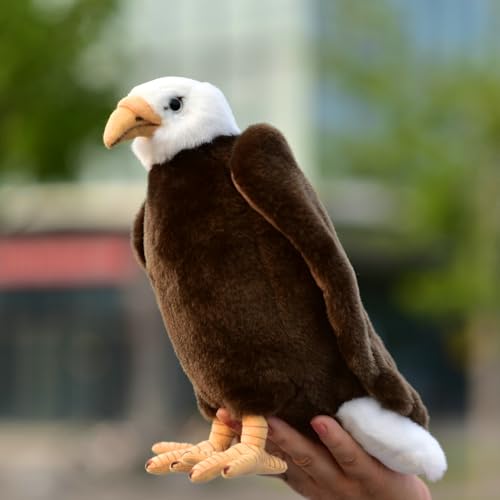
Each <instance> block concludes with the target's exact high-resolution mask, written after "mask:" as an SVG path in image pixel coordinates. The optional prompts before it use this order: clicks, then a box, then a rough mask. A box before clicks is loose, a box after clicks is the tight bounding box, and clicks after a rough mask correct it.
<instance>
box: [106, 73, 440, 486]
mask: <svg viewBox="0 0 500 500" xmlns="http://www.w3.org/2000/svg"><path fill="white" fill-rule="evenodd" d="M128 139H134V140H133V143H132V150H133V152H134V153H135V155H136V156H137V158H138V159H139V160H140V162H141V163H142V165H143V166H144V167H145V168H146V169H147V170H148V172H149V174H148V188H147V195H146V200H145V202H144V204H143V206H142V207H141V209H140V211H139V213H138V215H137V217H136V220H135V224H134V229H133V246H134V249H135V254H136V257H137V259H138V261H139V262H140V264H141V265H142V266H143V268H144V270H145V271H146V273H147V275H148V276H149V279H150V281H151V284H152V286H153V289H154V291H155V294H156V299H157V301H158V305H159V307H160V310H161V313H162V316H163V319H164V322H165V326H166V329H167V331H168V334H169V335H170V339H171V341H172V344H173V346H174V349H175V352H176V354H177V356H178V358H179V360H180V362H181V364H182V367H183V369H184V371H185V372H186V374H187V376H188V377H189V379H190V381H191V382H192V384H193V388H194V392H195V395H196V398H197V402H198V406H199V409H200V411H201V413H202V414H203V415H204V416H205V417H206V418H207V419H208V420H209V421H210V422H211V432H210V435H209V438H208V440H206V441H203V442H201V443H199V444H196V445H193V444H188V443H175V442H161V443H157V444H156V445H154V446H153V451H154V453H155V454H156V456H155V457H153V458H152V459H150V460H148V462H147V463H146V470H147V471H148V472H151V473H157V474H159V473H166V472H170V471H179V472H189V477H190V479H191V480H192V481H193V482H203V481H208V480H210V479H213V478H214V477H216V476H218V475H222V476H223V477H225V478H230V477H236V476H240V475H244V474H254V473H255V474H279V473H282V472H284V471H285V470H286V463H285V462H284V461H283V460H281V459H280V458H279V457H276V456H273V455H271V454H269V453H267V452H266V450H265V442H266V436H267V422H266V417H268V416H271V415H275V416H278V417H280V418H282V419H284V420H285V421H287V422H288V423H289V424H291V425H292V426H294V427H295V428H297V429H298V430H299V431H301V432H302V433H304V434H305V435H307V436H309V437H310V438H311V439H317V437H316V435H315V434H314V433H313V432H312V431H311V429H310V424H309V422H310V420H311V419H312V418H313V417H314V416H316V415H319V414H322V415H330V416H334V417H336V418H338V419H339V420H340V422H341V423H342V425H343V426H344V428H345V429H346V430H347V431H348V432H350V433H351V434H352V436H353V437H354V438H355V439H356V440H357V441H358V442H359V443H360V445H361V446H363V447H364V448H365V450H366V451H367V452H368V453H370V454H371V455H373V456H375V457H376V458H377V459H378V460H380V461H381V462H383V463H384V464H385V465H386V466H388V467H390V468H392V469H394V470H397V471H400V472H403V473H416V474H422V473H423V474H426V475H427V477H428V478H429V479H432V480H436V479H439V478H440V477H441V476H442V475H443V473H444V471H445V469H446V459H445V456H444V454H443V452H442V450H441V448H440V446H439V444H438V443H437V441H436V440H435V439H434V438H433V437H432V436H431V434H429V432H428V431H427V430H426V427H427V425H428V415H427V411H426V409H425V407H424V405H423V403H422V401H421V399H420V397H419V395H418V394H417V392H416V391H415V390H414V389H413V388H412V387H411V386H410V384H409V383H408V382H407V381H406V380H405V379H404V377H403V376H402V375H401V374H400V373H399V371H398V369H397V367H396V364H395V363H394V361H393V359H392V357H391V356H390V354H389V353H388V352H387V350H386V348H385V347H384V344H383V343H382V341H381V339H380V338H379V337H378V335H377V334H376V332H375V330H374V328H373V326H372V324H371V322H370V319H369V317H368V315H367V313H366V311H365V309H364V307H363V304H362V302H361V299H360V294H359V290H358V285H357V281H356V277H355V274H354V271H353V269H352V267H351V264H350V263H349V260H348V258H347V256H346V254H345V252H344V250H343V248H342V246H341V244H340V242H339V240H338V238H337V234H336V232H335V229H334V227H333V225H332V223H331V221H330V219H329V217H328V215H327V212H326V210H325V209H324V207H323V206H322V204H321V202H320V201H319V200H318V198H317V196H316V194H315V192H314V190H313V188H312V187H311V185H310V184H309V183H308V181H307V180H306V178H305V177H304V175H303V174H302V172H301V170H300V168H299V167H298V166H297V163H296V162H295V159H294V157H293V154H292V152H291V151H290V148H289V146H288V144H287V142H286V140H285V139H284V137H283V136H282V135H281V134H280V132H278V131H277V130H276V129H274V128H273V127H271V126H269V125H264V124H261V125H253V126H250V127H249V128H247V129H246V130H245V131H244V132H240V130H239V128H238V126H237V124H236V122H235V119H234V117H233V114H232V112H231V109H230V107H229V105H228V103H227V101H226V99H225V97H224V95H223V94H222V92H221V91H220V90H219V89H217V88H216V87H214V86H213V85H211V84H209V83H205V82H198V81H195V80H190V79H187V78H178V77H166V78H159V79H157V80H153V81H151V82H148V83H144V84H142V85H139V86H137V87H135V88H133V89H132V91H131V92H130V93H129V95H128V96H127V97H125V98H124V99H122V100H121V101H120V102H119V103H118V105H117V108H116V109H115V111H113V113H112V114H111V116H110V118H109V120H108V123H107V125H106V128H105V131H104V143H105V145H106V146H107V147H108V148H111V147H113V146H115V145H116V144H118V143H120V142H122V141H124V140H128ZM221 407H225V408H226V409H227V410H228V411H229V412H230V413H231V415H232V416H233V417H234V418H237V419H240V420H241V422H242V433H241V438H240V442H238V443H237V444H233V437H234V434H233V431H232V430H231V429H230V428H228V427H226V426H225V425H224V424H223V423H222V422H221V421H219V420H218V419H217V417H216V412H217V410H218V408H221Z"/></svg>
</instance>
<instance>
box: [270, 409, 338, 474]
mask: <svg viewBox="0 0 500 500" xmlns="http://www.w3.org/2000/svg"><path fill="white" fill-rule="evenodd" d="M268 423H269V426H270V427H271V433H270V435H269V436H268V439H269V440H270V441H272V442H273V443H274V444H275V445H276V446H278V447H279V448H280V449H281V450H282V451H283V452H284V453H286V454H287V455H288V456H289V457H290V460H291V462H292V463H293V464H295V465H296V466H298V467H299V468H300V469H301V470H302V471H304V472H305V473H306V474H307V475H308V476H310V477H312V478H314V479H315V480H316V481H322V480H328V481H331V480H332V477H334V476H335V475H337V474H338V473H339V469H338V467H337V466H336V465H335V462H334V461H333V460H332V458H331V456H330V455H329V453H328V452H327V450H325V448H324V447H323V446H320V445H318V444H316V443H313V442H312V441H310V440H309V439H307V438H306V437H305V436H303V435H302V434H300V432H298V431H296V430H295V429H294V428H292V427H290V426H289V425H288V424H287V423H285V422H283V420H280V419H277V418H275V417H271V418H268Z"/></svg>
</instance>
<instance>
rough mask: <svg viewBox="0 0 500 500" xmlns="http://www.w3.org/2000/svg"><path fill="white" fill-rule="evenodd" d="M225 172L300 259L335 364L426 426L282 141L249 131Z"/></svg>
mask: <svg viewBox="0 0 500 500" xmlns="http://www.w3.org/2000/svg"><path fill="white" fill-rule="evenodd" d="M230 168H231V175H232V180H233V183H234V185H235V187H236V189H237V190H238V191H239V192H240V194H241V195H242V197H243V198H244V199H245V200H246V201H247V203H248V204H249V205H250V206H251V207H252V208H253V209H254V210H256V211H257V212H258V213H259V214H260V215H262V217H264V218H265V219H266V220H267V221H268V222H269V223H270V224H272V225H273V226H274V227H275V228H276V229H277V230H278V231H280V232H281V233H282V234H283V235H284V236H285V237H286V238H287V239H288V240H289V241H290V243H291V244H292V245H293V246H294V247H295V248H296V249H297V250H298V251H299V252H300V254H301V255H302V257H303V259H304V261H305V262H306V264H307V266H308V268H309V270H310V272H311V275H312V277H313V278H314V280H315V282H316V283H317V285H318V287H319V288H320V289H321V291H322V292H323V297H324V301H325V306H326V312H327V315H328V319H329V321H330V324H331V326H332V329H333V331H334V332H335V335H336V337H337V343H338V346H339V349H340V351H341V353H342V356H343V357H344V359H345V361H346V363H347V365H348V366H349V368H350V370H351V371H352V372H353V373H354V374H355V375H356V377H357V378H358V379H359V381H360V382H361V384H362V385H363V386H364V388H365V389H366V391H367V392H368V393H369V394H370V395H372V396H373V397H374V398H376V399H377V400H378V401H380V402H381V404H383V405H384V406H386V407H387V408H389V409H392V410H394V411H397V412H398V413H400V414H402V415H405V416H410V417H411V418H412V419H413V420H415V421H416V422H418V423H420V424H421V425H424V426H425V425H427V420H428V417H427V412H426V410H425V407H424V406H423V404H422V401H421V400H420V397H419V395H418V394H417V393H416V392H415V391H414V389H413V388H412V387H411V386H410V385H409V384H408V382H407V381H406V380H405V379H404V378H403V376H402V375H401V374H400V373H399V371H398V369H397V367H396V364H395V363H394V360H393V359H392V357H391V356H390V354H389V353H388V352H387V350H386V348H385V346H384V345H383V343H382V340H381V339H380V338H379V337H378V335H377V334H376V333H375V331H374V329H373V326H372V324H371V322H370V320H369V318H368V315H367V313H366V311H365V309H364V307H363V304H362V302H361V298H360V295H359V290H358V284H357V280H356V276H355V274H354V271H353V268H352V266H351V264H350V262H349V260H348V258H347V256H346V254H345V252H344V249H343V248H342V245H341V244H340V241H339V239H338V237H337V234H336V232H335V229H334V227H333V224H332V223H331V221H330V219H329V217H328V215H327V212H326V210H325V209H324V208H323V206H322V204H321V202H320V201H319V199H318V197H317V195H316V193H315V192H314V189H313V188H312V187H311V185H310V184H309V182H308V181H307V179H306V178H305V177H304V175H303V173H302V172H301V170H300V168H299V167H298V166H297V164H296V162H295V159H294V158H293V154H292V152H291V151H290V148H289V147H288V144H287V142H286V140H285V139H284V137H283V136H282V135H281V134H280V133H279V132H278V131H277V130H276V129H274V128H272V127H270V126H268V125H254V126H252V127H249V128H248V129H247V130H246V131H245V132H244V133H243V134H242V135H241V136H240V137H239V138H238V141H237V142H236V144H235V147H234V151H233V155H232V158H231V162H230Z"/></svg>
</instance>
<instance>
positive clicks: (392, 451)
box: [337, 397, 447, 481]
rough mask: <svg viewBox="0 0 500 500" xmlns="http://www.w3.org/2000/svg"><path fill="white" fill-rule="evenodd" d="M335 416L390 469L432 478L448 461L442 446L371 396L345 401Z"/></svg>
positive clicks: (438, 475)
mask: <svg viewBox="0 0 500 500" xmlns="http://www.w3.org/2000/svg"><path fill="white" fill-rule="evenodd" d="M337 417H338V419H339V420H340V421H341V423H342V426H343V427H344V429H345V430H346V431H348V432H349V434H351V436H352V437H353V438H354V439H355V440H356V441H357V442H358V443H359V444H360V445H361V446H362V447H363V448H364V449H365V450H366V451H367V452H368V453H369V454H370V455H372V456H374V457H375V458H377V459H378V460H379V461H380V462H382V463H383V464H384V465H386V466H387V467H389V468H390V469H392V470H395V471H398V472H402V473H404V474H425V475H426V476H427V478H428V479H430V480H431V481H437V480H438V479H441V477H443V474H444V473H445V471H446V468H447V464H446V457H445V454H444V452H443V450H442V449H441V446H440V445H439V443H438V442H437V441H436V439H435V438H434V437H433V436H431V434H430V433H429V432H428V431H426V430H425V429H424V428H423V427H421V426H420V425H418V424H416V423H415V422H413V421H412V420H410V419H409V418H407V417H403V416H401V415H399V414H398V413H395V412H393V411H390V410H386V409H385V408H382V407H381V406H380V404H379V403H378V401H376V400H375V399H373V398H370V397H364V398H357V399H353V400H351V401H346V402H345V403H344V404H343V405H342V406H341V407H340V408H339V410H338V412H337Z"/></svg>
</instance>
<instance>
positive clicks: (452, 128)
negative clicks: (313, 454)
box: [0, 0, 500, 500]
mask: <svg viewBox="0 0 500 500" xmlns="http://www.w3.org/2000/svg"><path fill="white" fill-rule="evenodd" d="M0 16H1V19H3V22H2V29H1V31H0V60H1V61H2V64H1V65H0V106H1V108H0V109H1V115H0V450H1V453H0V484H1V486H0V491H1V493H0V497H1V498H2V500H3V499H5V500H21V499H22V500H25V499H30V500H31V499H33V500H49V499H50V500H59V499H65V500H76V499H88V498H91V497H92V496H94V497H95V498H99V499H103V500H108V499H109V500H114V499H118V498H120V499H121V500H128V499H136V498H142V499H147V498H192V499H195V498H208V499H210V498H218V499H222V498H227V499H229V498H234V497H235V495H238V498H240V500H246V499H247V498H248V499H249V500H250V499H253V498H258V496H259V495H260V496H262V497H264V498H270V499H289V498H297V496H296V495H295V494H294V493H292V492H290V491H289V490H288V489H287V488H286V487H285V486H284V485H282V484H281V483H280V482H279V481H273V480H270V479H265V478H250V479H242V480H238V481H235V482H225V481H222V480H217V481H215V482H213V483H211V484H208V485H204V486H192V485H190V484H189V483H188V481H187V479H186V478H185V477H178V476H172V477H160V478H157V477H152V476H148V475H146V473H145V472H143V468H142V466H143V463H144V461H145V460H146V459H147V458H148V457H149V456H150V454H149V446H150V444H151V443H152V442H154V441H157V440H159V439H169V438H170V439H172V438H175V439H176V440H195V439H196V438H200V439H204V438H205V436H206V433H207V430H208V426H207V424H206V423H204V422H203V421H202V420H201V418H200V417H199V416H198V415H197V411H196V408H195V404H194V397H193V395H192V390H191V386H190V385H189V383H188V382H187V381H186V379H185V377H184V375H183V374H182V372H181V371H180V368H179V366H178V363H177V361H176V359H175V356H174V355H173V353H172V350H171V348H170V344H169V341H168V339H167V337H166V335H165V333H164V329H163V326H162V323H161V320H160V318H159V313H158V311H157V308H156V305H155V303H154V298H153V295H152V292H151V291H150V287H149V284H148V283H147V281H146V279H145V277H144V275H143V274H142V272H141V271H140V270H139V268H138V266H137V265H136V264H135V262H134V261H133V258H132V254H131V251H130V248H129V227H130V225H131V222H132V220H133V217H134V214H135V212H136V211H137V210H138V208H139V206H140V203H141V201H142V199H143V197H144V193H145V185H146V173H145V171H144V170H143V169H142V167H141V166H140V165H139V163H138V161H137V160H136V159H135V158H134V157H133V155H132V154H131V152H130V150H129V148H128V147H123V146H122V147H121V148H118V149H116V150H113V152H107V151H106V150H104V148H103V146H102V142H101V135H102V131H103V127H104V125H105V122H106V120H107V117H108V115H109V113H110V112H111V110H112V109H113V108H114V105H115V103H116V101H117V100H118V99H119V98H121V97H122V96H124V95H125V94H126V93H127V92H128V91H129V89H130V88H131V87H132V86H133V85H135V84H137V83H141V82H144V81H147V80H150V79H152V78H155V77H158V76H164V75H182V76H188V77H192V78H196V79H199V80H208V81H210V82H212V83H214V84H216V85H217V86H219V87H220V88H221V89H222V90H223V92H224V93H225V94H226V96H227V97H228V99H229V101H230V103H231V105H232V108H233V111H234V113H235V116H236V117H237V120H238V122H239V124H240V126H241V127H242V128H244V127H246V126H247V125H248V124H251V123H255V122H260V121H265V122H270V123H272V124H273V125H275V126H277V127H278V128H280V129H281V130H282V131H283V132H284V134H285V135H286V136H287V138H288V140H289V142H290V144H291V146H292V148H293V149H294V151H295V153H296V156H297V158H298V160H299V162H300V164H301V166H302V167H303V169H304V171H305V172H306V174H307V175H308V176H309V178H310V179H311V180H312V181H313V183H314V185H315V186H316V188H317V190H318V191H319V193H320V195H321V198H322V200H323V201H324V202H325V204H326V206H327V207H328V210H329V212H330V214H331V216H332V219H333V221H334V223H335V224H336V227H337V229H338V232H339V235H340V238H341V240H342V242H343V244H344V246H345V247H346V250H347V253H348V254H349V256H350V258H351V260H352V261H353V264H354V266H355V268H356V271H357V274H358V279H359V282H360V287H361V293H362V297H363V300H364V302H365V305H366V308H367V309H368V311H369V313H370V315H371V317H372V319H373V321H374V323H375V325H376V328H377V330H378V332H379V333H380V334H381V336H382V337H383V338H384V340H385V342H386V343H387V345H388V347H389V349H390V350H391V352H392V353H393V355H394V357H395V358H396V360H397V362H398V364H399V367H400V369H401V371H402V372H403V373H404V374H405V376H406V377H407V378H408V379H409V380H410V381H411V383H412V384H413V385H414V386H415V387H416V388H417V389H418V390H419V391H420V392H421V394H422V396H423V398H424V401H425V402H426V403H427V405H428V407H429V410H430V413H431V416H432V422H431V430H432V432H433V433H434V434H435V435H436V436H437V437H438V439H440V441H441V442H442V444H443V446H444V448H445V450H446V452H447V455H448V459H449V472H448V473H447V475H446V477H445V478H444V480H442V481H441V482H439V483H437V484H435V485H431V490H432V492H433V495H434V498H436V499H437V498H440V499H454V500H459V499H490V498H491V499H493V498H498V490H499V488H500V479H499V476H498V472H497V469H498V463H500V446H499V445H500V430H499V426H498V423H499V418H500V389H499V387H500V345H499V344H500V340H499V331H500V300H499V299H500V292H499V287H500V285H499V283H500V270H499V256H500V252H499V249H500V69H499V64H500V45H499V44H500V5H499V4H498V2H496V1H494V0H380V1H378V2H367V1H362V0H308V1H306V0H273V1H267V2H265V1H255V0H212V1H210V2H208V1H202V0H183V1H182V2H174V1H160V0H144V1H141V2H138V1H132V0H122V1H118V0H16V2H3V3H2V5H1V7H0Z"/></svg>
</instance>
